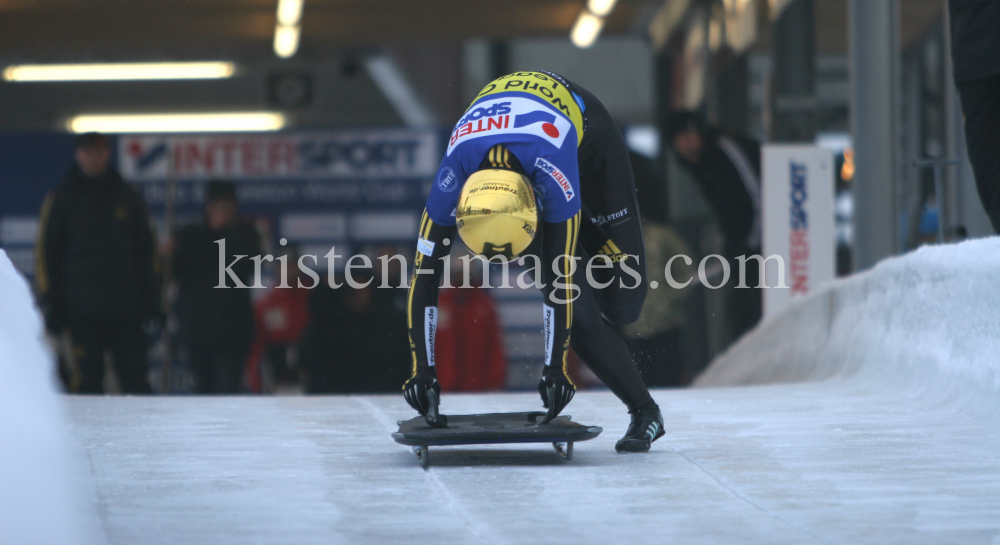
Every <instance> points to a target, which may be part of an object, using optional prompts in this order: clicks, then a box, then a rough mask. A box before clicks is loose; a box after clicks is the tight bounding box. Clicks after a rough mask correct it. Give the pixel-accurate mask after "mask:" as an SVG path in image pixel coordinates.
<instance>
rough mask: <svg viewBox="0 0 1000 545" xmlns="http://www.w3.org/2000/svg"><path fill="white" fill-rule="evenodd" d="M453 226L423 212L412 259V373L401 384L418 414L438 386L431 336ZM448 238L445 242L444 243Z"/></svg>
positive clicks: (409, 308)
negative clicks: (441, 222) (430, 391)
mask: <svg viewBox="0 0 1000 545" xmlns="http://www.w3.org/2000/svg"><path fill="white" fill-rule="evenodd" d="M455 232H456V229H455V226H453V225H451V226H445V225H440V224H438V223H435V222H434V220H432V219H431V218H430V216H428V214H427V211H426V210H424V213H423V215H422V216H421V218H420V232H419V234H418V239H417V253H416V255H415V257H414V260H413V277H412V279H411V281H410V292H409V296H408V297H407V300H406V326H407V331H408V332H409V336H410V358H411V362H412V365H413V371H412V375H411V377H410V379H409V380H408V381H406V384H404V385H403V392H404V396H405V397H406V401H407V402H408V403H409V404H410V406H412V407H413V408H414V409H416V410H417V411H418V412H420V414H423V415H426V414H427V411H428V409H429V407H428V405H427V398H426V392H427V390H428V389H429V388H433V389H434V390H435V391H436V392H437V393H438V394H440V392H441V387H440V385H438V383H437V377H436V374H435V372H434V336H435V331H436V330H437V321H438V309H437V301H438V287H439V286H440V284H441V274H442V273H443V272H444V265H445V263H444V260H443V259H442V258H443V257H444V256H446V255H448V253H449V251H450V250H451V242H453V241H454V240H455ZM445 239H448V243H447V244H446V243H445Z"/></svg>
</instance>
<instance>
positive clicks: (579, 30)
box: [569, 10, 604, 49]
mask: <svg viewBox="0 0 1000 545" xmlns="http://www.w3.org/2000/svg"><path fill="white" fill-rule="evenodd" d="M603 26H604V19H602V18H600V17H598V16H596V15H594V14H592V13H590V12H588V11H586V10H584V11H581V12H580V16H579V17H577V19H576V23H575V24H574V25H573V30H572V31H570V33H569V39H570V40H571V41H572V42H573V45H575V46H577V47H579V48H580V49H587V48H588V47H590V46H592V45H594V42H595V41H596V40H597V35H598V34H600V33H601V28H602V27H603Z"/></svg>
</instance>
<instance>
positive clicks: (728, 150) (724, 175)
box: [667, 111, 761, 338]
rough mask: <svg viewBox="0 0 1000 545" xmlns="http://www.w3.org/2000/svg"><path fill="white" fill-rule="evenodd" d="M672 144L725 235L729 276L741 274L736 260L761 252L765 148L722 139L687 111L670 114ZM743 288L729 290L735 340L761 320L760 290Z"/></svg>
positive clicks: (753, 276) (754, 276)
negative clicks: (761, 209)
mask: <svg viewBox="0 0 1000 545" xmlns="http://www.w3.org/2000/svg"><path fill="white" fill-rule="evenodd" d="M667 144H668V145H669V146H670V147H671V149H673V151H674V154H676V156H677V158H678V159H679V160H680V162H681V164H682V165H684V166H685V167H686V168H687V169H688V170H689V171H690V172H691V173H692V174H693V175H694V178H695V181H696V183H697V184H698V188H699V189H700V190H701V193H702V195H704V197H705V200H706V201H708V204H709V207H710V208H711V209H712V212H713V213H714V215H715V219H716V220H717V222H718V225H719V227H720V229H721V230H722V235H723V237H724V238H725V249H724V250H723V252H724V257H725V258H726V259H728V260H729V267H730V271H733V272H735V271H738V270H739V264H738V262H737V261H736V257H738V256H741V255H746V256H748V257H749V256H750V255H753V254H759V253H760V246H761V241H760V236H761V233H760V221H761V218H760V144H759V143H757V142H756V141H754V140H752V139H750V138H743V137H736V136H729V135H725V134H722V133H721V132H719V131H718V130H716V129H712V128H709V127H708V126H707V125H706V124H705V122H704V120H702V118H701V116H699V115H698V114H696V113H694V112H688V111H678V112H674V113H672V114H671V115H670V118H669V119H668V120H667ZM753 264H754V263H753V262H750V263H749V265H753ZM749 265H748V266H747V267H746V285H747V286H754V287H755V286H757V283H758V279H759V271H758V268H757V267H753V266H749ZM738 283H739V281H738V279H737V280H735V281H734V280H732V279H730V285H729V286H727V289H728V290H729V293H728V298H727V301H726V303H727V309H726V311H727V313H728V314H729V325H730V330H731V331H730V332H731V334H732V335H733V337H734V338H738V337H739V336H740V335H742V334H743V333H745V332H746V331H748V330H749V329H751V328H752V327H753V326H754V325H756V324H757V321H759V320H760V316H761V290H759V289H755V288H754V289H739V288H736V286H737V285H738Z"/></svg>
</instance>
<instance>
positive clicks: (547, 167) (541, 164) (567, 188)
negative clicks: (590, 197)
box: [535, 157, 576, 202]
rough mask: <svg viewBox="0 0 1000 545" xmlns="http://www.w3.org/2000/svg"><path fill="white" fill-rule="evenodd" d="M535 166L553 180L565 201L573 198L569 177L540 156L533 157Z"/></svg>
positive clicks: (573, 193)
mask: <svg viewBox="0 0 1000 545" xmlns="http://www.w3.org/2000/svg"><path fill="white" fill-rule="evenodd" d="M535 167H536V168H540V169H542V170H543V171H545V173H546V174H548V175H549V177H551V178H552V179H553V180H555V182H556V185H558V186H559V189H561V190H562V192H563V195H565V196H566V202H569V201H571V200H573V196H574V195H576V193H575V192H574V191H573V185H572V184H570V183H569V179H568V178H566V175H565V174H563V173H562V171H561V170H559V168H558V167H556V166H555V165H553V164H552V163H550V162H548V161H546V160H545V159H543V158H541V157H539V158H538V159H535Z"/></svg>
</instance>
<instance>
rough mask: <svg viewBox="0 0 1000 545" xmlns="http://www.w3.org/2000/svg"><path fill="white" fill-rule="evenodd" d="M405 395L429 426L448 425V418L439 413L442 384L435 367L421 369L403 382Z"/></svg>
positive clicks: (440, 426)
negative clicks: (438, 379)
mask: <svg viewBox="0 0 1000 545" xmlns="http://www.w3.org/2000/svg"><path fill="white" fill-rule="evenodd" d="M403 397H404V398H406V402H407V403H409V404H410V406H411V407H413V408H414V409H416V411H417V412H418V413H420V414H421V415H422V416H423V417H424V420H426V421H427V424H428V425H429V426H432V427H435V428H443V427H447V425H448V424H447V420H446V419H445V417H444V415H443V414H440V413H438V400H439V399H440V398H441V384H439V383H438V381H437V373H435V372H434V369H421V370H419V371H417V372H416V374H414V375H413V376H412V377H410V379H409V380H407V381H406V383H405V384H403Z"/></svg>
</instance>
